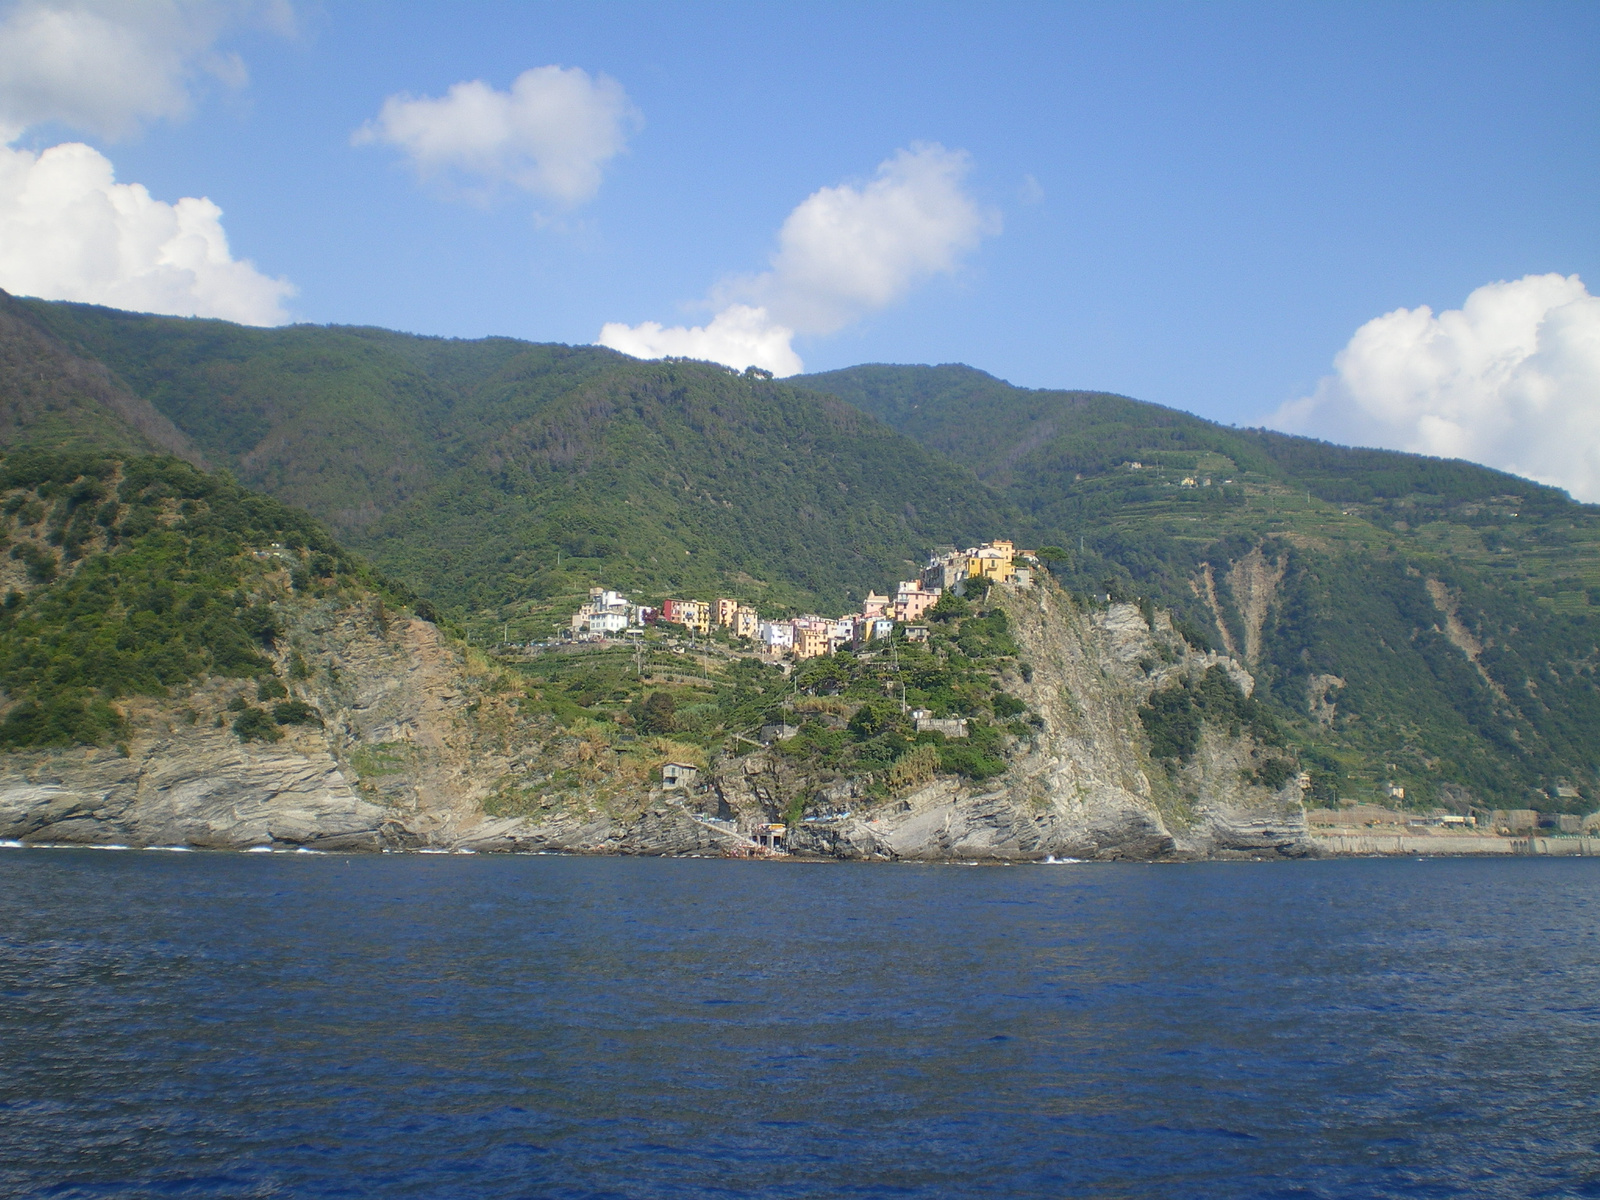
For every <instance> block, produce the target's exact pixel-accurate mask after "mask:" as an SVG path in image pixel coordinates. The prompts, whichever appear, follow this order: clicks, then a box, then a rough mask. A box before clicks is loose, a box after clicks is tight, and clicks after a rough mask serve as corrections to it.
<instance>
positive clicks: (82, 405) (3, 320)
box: [0, 291, 202, 463]
mask: <svg viewBox="0 0 1600 1200" xmlns="http://www.w3.org/2000/svg"><path fill="white" fill-rule="evenodd" d="M24 445H26V446H48V447H77V448H87V447H95V448H106V449H116V450H130V451H143V452H150V451H157V452H161V453H166V454H176V455H178V456H179V457H180V458H185V459H188V460H189V461H191V462H194V463H199V462H201V461H202V459H201V456H200V454H199V452H198V451H197V450H196V449H195V447H194V446H193V445H192V444H191V443H190V441H189V439H188V438H186V437H185V436H184V435H183V434H182V433H180V432H179V431H178V429H177V427H176V426H174V425H173V423H172V422H171V421H169V420H168V419H167V418H166V417H164V416H162V415H161V413H159V412H158V411H156V409H155V408H154V406H152V405H151V404H150V402H149V401H148V400H145V399H142V398H140V397H138V396H135V395H134V394H133V393H132V392H130V391H129V390H128V389H127V388H125V387H122V386H120V385H119V384H118V383H117V382H115V381H114V380H113V379H112V378H111V375H110V373H109V372H108V371H107V370H106V367H105V364H104V363H102V362H99V361H98V360H97V358H96V357H95V356H93V355H90V356H88V357H82V356H80V355H78V354H75V353H73V351H72V350H71V349H70V348H69V347H67V346H66V345H64V344H63V343H62V342H61V341H60V340H59V339H58V338H56V337H53V336H51V334H50V333H49V332H47V331H46V330H45V329H44V328H41V327H40V324H39V322H38V321H37V320H36V319H35V312H34V311H33V310H32V309H30V308H29V307H28V306H27V304H26V302H24V301H18V300H16V299H15V298H14V297H12V296H10V295H7V294H6V293H5V292H3V291H0V446H24Z"/></svg>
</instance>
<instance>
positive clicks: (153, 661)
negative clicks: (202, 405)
mask: <svg viewBox="0 0 1600 1200" xmlns="http://www.w3.org/2000/svg"><path fill="white" fill-rule="evenodd" d="M0 548H3V549H5V550H7V551H8V553H7V555H6V557H5V558H4V559H3V560H0V562H3V566H0V576H3V577H4V583H5V588H4V593H5V594H4V600H3V602H0V690H3V694H4V696H5V697H6V699H7V700H8V701H9V702H10V703H9V704H8V707H7V710H6V713H5V717H4V719H3V720H0V748H6V749H11V748H17V747H23V746H65V745H73V744H78V743H95V742H103V741H106V740H108V739H111V738H114V737H116V736H117V735H118V734H119V733H120V732H121V729H122V725H123V720H122V715H121V713H120V712H119V711H118V709H117V707H116V702H117V701H118V700H121V699H124V698H126V697H130V696H165V695H168V694H169V692H170V691H171V690H172V689H175V688H179V687H181V685H183V684H186V683H189V682H191V681H193V680H196V679H198V678H200V677H202V676H206V675H222V676H235V677H245V678H249V677H252V676H258V675H259V676H262V677H263V678H264V679H267V678H270V677H271V676H272V674H273V669H274V668H273V663H272V660H271V659H269V658H268V657H266V655H265V653H264V652H265V651H266V650H268V649H270V648H271V646H272V644H273V641H274V639H275V638H276V637H277V635H278V633H279V632H280V631H279V628H278V618H277V616H276V614H275V613H274V610H273V607H272V603H271V600H272V598H273V596H274V595H275V594H277V593H281V592H283V591H284V587H283V585H268V584H267V582H266V581H267V579H268V577H269V576H272V575H279V574H284V573H285V572H287V576H288V579H289V582H288V584H287V589H288V590H289V591H294V592H302V591H304V592H311V593H314V594H325V593H328V592H330V591H332V592H336V591H339V590H341V589H357V590H371V589H377V590H378V591H379V593H380V594H381V595H384V596H386V597H387V598H388V599H389V600H390V601H391V602H401V601H403V600H405V599H407V598H408V597H407V596H406V595H405V594H403V593H399V592H397V591H396V590H395V589H394V588H393V587H392V585H388V584H385V583H383V582H382V581H380V580H377V579H375V578H374V577H373V576H372V575H371V574H370V573H369V572H367V571H366V570H364V569H363V568H362V567H361V566H360V565H359V564H357V563H355V562H353V561H352V560H350V559H349V558H348V557H347V556H346V555H345V554H344V553H343V552H342V551H341V550H340V549H339V548H338V547H337V546H336V545H335V544H334V543H333V542H332V541H331V539H330V538H329V537H328V535H327V533H326V531H324V530H323V529H322V528H321V527H320V526H318V525H317V523H316V522H315V521H313V520H311V519H310V518H308V517H307V516H306V515H305V514H303V513H299V512H296V511H294V510H293V509H290V508H287V507H286V506H284V505H283V504H280V503H279V502H278V501H276V500H273V499H271V498H270V497H267V496H261V495H258V494H256V493H253V492H248V491H246V490H244V489H243V488H241V487H239V486H238V485H237V484H235V483H232V482H231V481H229V480H227V479H222V478H218V477H217V476H215V475H208V474H206V473H204V472H201V471H198V470H196V469H195V468H194V467H192V466H190V465H189V464H188V463H185V462H181V461H179V460H177V459H173V458H165V457H154V456H143V457H135V456H113V455H100V454H89V453H72V452H55V451H38V450H19V451H12V452H11V453H9V454H5V455H3V456H0ZM276 694H277V695H279V696H281V695H283V692H282V691H281V690H279V691H278V692H277V693H276ZM294 715H295V714H290V716H294ZM268 732H269V733H270V732H271V731H270V728H269V731H268Z"/></svg>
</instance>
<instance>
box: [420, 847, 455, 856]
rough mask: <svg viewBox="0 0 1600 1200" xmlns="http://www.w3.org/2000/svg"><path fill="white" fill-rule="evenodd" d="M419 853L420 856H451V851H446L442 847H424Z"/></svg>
mask: <svg viewBox="0 0 1600 1200" xmlns="http://www.w3.org/2000/svg"><path fill="white" fill-rule="evenodd" d="M417 853H418V854H449V853H450V851H448V850H445V849H443V848H442V847H439V846H424V847H423V848H422V849H421V850H418V851H417Z"/></svg>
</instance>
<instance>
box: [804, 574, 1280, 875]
mask: <svg viewBox="0 0 1600 1200" xmlns="http://www.w3.org/2000/svg"><path fill="white" fill-rule="evenodd" d="M996 598H997V599H998V600H999V601H1000V603H1001V604H1002V606H1003V607H1004V608H1005V609H1006V611H1007V614H1008V616H1009V617H1010V621H1011V630H1012V633H1013V636H1014V637H1015V638H1016V640H1017V642H1018V644H1019V645H1020V646H1021V648H1022V652H1023V654H1022V658H1023V660H1024V661H1027V662H1028V663H1029V664H1030V665H1031V666H1032V679H1031V680H1023V679H1021V678H1020V677H1019V678H1016V679H1013V680H1009V681H1008V684H1007V686H1008V690H1010V691H1012V692H1014V693H1015V694H1016V695H1018V696H1019V697H1020V698H1022V699H1024V700H1026V701H1027V702H1028V704H1029V706H1030V707H1031V708H1032V709H1033V710H1034V711H1035V712H1037V713H1038V714H1039V715H1040V716H1041V717H1042V718H1043V721H1044V727H1043V728H1042V729H1041V730H1040V732H1039V735H1038V737H1037V738H1036V739H1034V741H1033V743H1032V746H1031V747H1030V748H1028V749H1027V750H1025V751H1023V752H1021V753H1019V754H1017V755H1015V756H1014V758H1013V760H1012V761H1013V765H1012V767H1011V769H1010V770H1009V771H1007V772H1006V773H1005V774H1004V775H1003V776H1000V777H999V778H998V779H994V780H990V781H988V782H987V783H985V784H980V785H975V786H964V785H961V784H960V783H959V782H958V781H955V780H949V779H941V780H936V781H935V782H933V783H930V784H928V785H926V786H924V787H922V788H921V789H919V790H917V791H915V792H912V793H911V794H909V795H906V796H903V797H900V798H898V799H897V800H896V801H894V802H892V803H890V804H887V805H882V806H879V807H877V808H875V809H871V810H867V811H863V812H861V813H859V814H852V815H851V816H850V817H848V818H845V819H840V820H834V821H818V822H811V823H806V824H802V826H801V827H800V829H799V831H798V834H797V844H798V845H799V846H802V847H804V848H807V849H812V850H815V851H816V852H819V853H824V854H832V855H837V856H840V857H846V858H856V857H881V858H911V859H947V858H957V859H1037V858H1046V857H1055V858H1096V859H1119V858H1125V859H1161V858H1188V857H1234V856H1243V857H1258V856H1273V857H1276V856H1301V855H1304V854H1306V853H1308V852H1309V850H1308V847H1309V846H1310V842H1309V838H1308V834H1307V830H1306V822H1305V812H1304V808H1303V806H1302V805H1301V803H1300V790H1299V787H1298V785H1297V784H1296V783H1294V782H1289V783H1287V784H1286V785H1285V786H1284V787H1283V788H1282V789H1281V790H1279V791H1277V792H1272V791H1269V790H1268V789H1266V788H1264V787H1262V786H1260V785H1257V784H1251V783H1247V782H1246V781H1245V778H1246V776H1247V775H1248V774H1250V771H1251V768H1252V764H1253V763H1254V762H1255V761H1256V760H1255V756H1256V755H1259V754H1260V753H1261V751H1262V747H1260V746H1258V745H1256V744H1254V743H1253V742H1251V741H1250V739H1249V738H1248V737H1245V736H1238V737H1229V736H1226V735H1225V733H1223V732H1219V731H1218V730H1216V729H1214V728H1212V727H1211V726H1209V725H1208V726H1206V727H1205V729H1204V732H1203V733H1202V736H1201V741H1200V746H1199V749H1198V751H1197V752H1196V753H1195V754H1194V755H1193V757H1192V758H1191V760H1190V761H1189V762H1188V763H1187V764H1185V765H1183V766H1182V767H1181V769H1178V770H1175V771H1173V770H1169V768H1168V767H1166V766H1164V765H1161V764H1158V763H1155V762H1153V761H1152V760H1151V759H1150V757H1149V754H1148V751H1147V750H1146V748H1145V747H1146V745H1147V743H1148V739H1147V737H1146V736H1145V733H1144V730H1143V728H1142V726H1141V724H1140V721H1139V717H1138V710H1139V706H1140V705H1141V704H1143V703H1144V702H1145V700H1146V699H1148V697H1149V695H1150V693H1151V692H1153V691H1156V690H1158V689H1160V688H1162V687H1164V686H1167V685H1168V684H1170V683H1172V682H1173V681H1174V680H1175V679H1177V678H1178V677H1179V676H1182V675H1196V674H1200V673H1203V672H1204V671H1205V670H1206V669H1208V668H1209V667H1211V666H1214V665H1220V666H1222V667H1223V668H1224V669H1225V670H1227V671H1228V672H1229V674H1230V675H1232V676H1233V677H1234V679H1235V681H1236V682H1237V683H1238V684H1239V685H1240V687H1241V690H1243V691H1244V692H1245V693H1246V694H1247V695H1248V694H1249V692H1250V690H1251V689H1252V688H1253V686H1254V680H1252V679H1251V677H1250V676H1249V675H1248V674H1247V673H1246V672H1245V671H1244V669H1243V668H1242V667H1240V666H1239V665H1238V663H1236V662H1234V661H1233V660H1232V659H1228V658H1220V657H1218V656H1216V655H1214V654H1200V653H1197V652H1195V651H1194V650H1192V649H1191V648H1190V647H1189V646H1188V645H1187V644H1186V643H1184V641H1183V639H1182V638H1180V637H1178V636H1177V635H1176V634H1175V633H1174V632H1173V629H1172V625H1171V622H1170V620H1169V619H1168V618H1167V617H1166V615H1165V614H1163V613H1156V614H1155V615H1154V627H1153V628H1152V625H1151V624H1150V623H1149V622H1147V620H1146V618H1145V616H1144V615H1143V614H1142V613H1141V612H1140V610H1139V608H1138V607H1136V606H1135V605H1132V604H1118V605H1112V606H1111V607H1110V608H1109V609H1108V610H1106V611H1104V612H1087V613H1086V612H1083V611H1080V610H1078V609H1076V608H1075V607H1074V606H1073V605H1072V604H1071V602H1070V601H1069V600H1067V598H1066V597H1065V596H1064V595H1062V594H1061V593H1060V592H1059V591H1058V590H1056V589H1054V588H1051V587H1039V588H1031V589H1026V590H1017V591H1011V590H1007V592H1006V594H1005V595H1004V596H998V597H996Z"/></svg>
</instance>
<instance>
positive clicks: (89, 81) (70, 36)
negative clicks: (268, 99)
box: [0, 0, 293, 143]
mask: <svg viewBox="0 0 1600 1200" xmlns="http://www.w3.org/2000/svg"><path fill="white" fill-rule="evenodd" d="M242 20H249V21H252V22H254V23H257V24H264V25H266V26H268V27H270V28H273V29H275V30H276V31H278V32H281V33H288V32H291V31H292V27H293V12H292V10H291V9H290V7H289V5H288V4H287V3H284V2H283V0H275V2H273V0H264V2H262V0H141V2H140V3H127V2H126V0H120V2H119V0H20V2H18V3H12V4H9V5H6V6H4V7H3V8H0V141H3V142H7V143H9V142H12V141H15V140H16V139H17V137H19V136H20V135H21V134H22V132H23V131H24V130H25V129H27V128H28V127H29V126H33V125H38V124H41V123H44V122H47V121H59V122H62V123H64V124H67V125H70V126H72V127H73V128H76V129H82V130H86V131H88V132H90V133H94V134H98V135H100V136H101V137H105V138H112V139H115V138H120V137H126V136H128V135H130V134H132V133H135V132H137V131H138V130H139V129H140V128H141V127H142V126H143V125H144V124H145V123H146V122H148V121H152V120H157V119H161V118H179V117H183V116H185V115H187V113H188V112H189V109H190V106H191V104H192V98H193V95H192V94H193V91H194V89H195V87H196V86H197V85H198V84H199V83H200V82H201V81H203V80H204V79H206V78H207V77H210V78H212V79H215V80H218V81H220V82H221V83H222V84H224V85H225V86H228V87H240V86H243V84H244V83H245V81H246V79H247V78H248V72H247V71H246V69H245V65H244V62H243V61H242V60H241V59H240V58H239V56H238V55H237V54H228V53H223V52H220V51H218V50H217V49H216V42H217V40H218V38H220V37H221V36H222V34H223V33H224V32H225V30H226V29H227V28H229V27H230V26H232V25H234V24H236V23H237V22H239V21H242Z"/></svg>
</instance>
